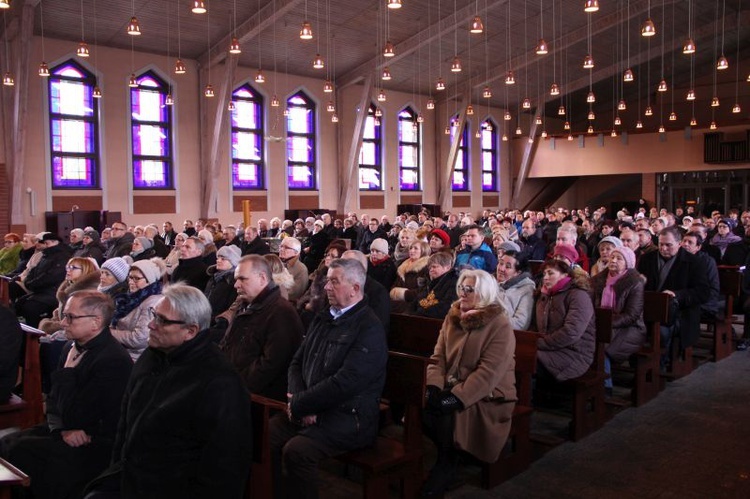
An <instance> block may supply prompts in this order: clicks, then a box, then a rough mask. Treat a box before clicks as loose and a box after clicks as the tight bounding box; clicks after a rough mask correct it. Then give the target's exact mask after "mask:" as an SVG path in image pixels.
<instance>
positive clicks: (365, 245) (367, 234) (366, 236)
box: [356, 218, 388, 255]
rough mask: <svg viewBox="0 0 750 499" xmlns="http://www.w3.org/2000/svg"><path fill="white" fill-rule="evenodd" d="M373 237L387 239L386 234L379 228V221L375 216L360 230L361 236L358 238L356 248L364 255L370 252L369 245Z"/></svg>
mask: <svg viewBox="0 0 750 499" xmlns="http://www.w3.org/2000/svg"><path fill="white" fill-rule="evenodd" d="M375 239H385V240H388V234H387V233H386V232H385V231H383V229H381V228H380V223H379V222H378V219H377V218H371V219H370V221H369V222H368V224H367V228H365V229H364V230H363V232H362V237H361V238H360V240H359V247H357V248H356V249H358V250H359V251H361V252H362V253H364V254H365V255H368V254H370V245H371V244H372V242H373V241H374V240H375Z"/></svg>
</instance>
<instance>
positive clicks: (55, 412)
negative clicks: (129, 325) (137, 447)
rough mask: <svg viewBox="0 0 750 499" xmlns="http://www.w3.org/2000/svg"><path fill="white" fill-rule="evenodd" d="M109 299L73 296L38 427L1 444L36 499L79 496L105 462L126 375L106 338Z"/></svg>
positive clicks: (126, 362) (122, 358)
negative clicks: (26, 477)
mask: <svg viewBox="0 0 750 499" xmlns="http://www.w3.org/2000/svg"><path fill="white" fill-rule="evenodd" d="M113 313H114V305H113V304H112V300H111V299H110V298H109V297H108V296H106V295H105V294H103V293H100V292H98V291H93V290H86V291H77V292H75V293H73V294H71V296H70V298H69V299H68V301H67V302H66V304H65V309H64V312H63V313H62V314H61V318H62V327H63V329H64V331H65V336H66V337H67V338H68V339H69V340H72V341H70V342H69V343H68V344H67V345H65V347H64V349H63V352H62V356H61V360H60V366H59V368H58V370H57V371H55V372H53V373H52V388H51V390H50V393H49V396H48V397H47V419H46V421H45V422H44V423H42V424H40V425H38V426H35V427H33V428H29V429H27V430H24V431H22V432H20V433H15V434H11V435H8V436H6V437H5V438H4V439H3V440H2V441H0V453H2V455H3V457H5V458H7V459H8V460H9V461H10V462H11V463H13V464H14V465H15V466H18V467H19V468H20V469H22V470H24V472H26V473H27V474H28V475H29V476H30V477H31V482H32V485H31V491H32V492H33V494H34V497H80V494H81V492H82V490H83V488H84V486H85V485H86V483H87V482H88V481H89V480H91V479H92V478H94V477H95V476H96V475H97V474H98V473H100V472H101V471H102V470H103V469H104V468H105V467H106V464H107V463H108V462H109V458H110V455H111V452H112V445H113V443H114V438H115V433H116V431H117V421H118V418H119V416H120V402H121V400H122V394H123V392H124V390H125V385H126V384H127V381H128V376H129V375H130V371H131V368H132V362H131V360H130V356H129V355H128V353H127V352H126V351H125V349H124V348H123V347H122V345H120V343H118V342H117V340H115V339H114V338H113V337H112V335H111V334H110V332H109V328H108V325H109V321H110V320H111V318H112V314H113Z"/></svg>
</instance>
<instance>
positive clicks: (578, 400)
mask: <svg viewBox="0 0 750 499" xmlns="http://www.w3.org/2000/svg"><path fill="white" fill-rule="evenodd" d="M595 314H596V347H595V351H594V361H593V362H592V364H591V367H589V369H588V371H586V372H585V373H584V374H583V375H582V376H580V377H578V378H575V379H571V380H568V381H566V382H565V383H566V384H568V385H570V386H572V388H573V420H572V421H571V422H570V437H571V439H572V440H574V441H578V440H580V439H582V438H583V437H585V436H587V435H589V434H591V433H593V432H595V431H596V430H598V429H599V428H601V427H602V426H604V423H605V421H606V406H605V396H606V394H605V391H604V380H605V379H606V378H607V374H606V373H605V372H604V355H605V349H606V347H607V344H609V343H610V342H611V341H612V310H611V309H608V308H596V310H595Z"/></svg>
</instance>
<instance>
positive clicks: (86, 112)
mask: <svg viewBox="0 0 750 499" xmlns="http://www.w3.org/2000/svg"><path fill="white" fill-rule="evenodd" d="M47 84H48V85H49V121H50V158H51V162H52V187H53V188H56V189H60V188H74V189H95V188H98V187H99V107H98V105H97V104H98V103H97V100H96V99H94V96H93V92H94V87H95V86H96V77H95V76H94V75H93V74H92V73H90V72H88V71H86V70H85V69H84V68H83V67H82V66H80V65H79V64H78V63H76V62H75V61H72V60H70V61H67V62H64V63H62V64H60V65H59V66H57V67H55V68H52V70H51V71H50V77H49V81H48V82H47Z"/></svg>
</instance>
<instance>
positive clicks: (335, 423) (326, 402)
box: [289, 300, 388, 451]
mask: <svg viewBox="0 0 750 499" xmlns="http://www.w3.org/2000/svg"><path fill="white" fill-rule="evenodd" d="M387 361H388V346H387V345H386V335H385V332H384V330H383V326H382V324H381V323H380V321H379V320H378V318H377V317H376V316H375V313H374V312H373V311H372V309H371V308H370V307H369V306H368V304H367V302H366V301H365V300H361V301H359V302H358V303H356V304H355V305H354V306H353V307H352V308H350V309H349V310H347V311H346V313H344V314H343V315H341V316H340V317H338V318H337V319H334V318H333V317H332V316H331V314H330V312H329V311H328V310H324V311H322V312H321V313H320V314H318V315H317V316H316V317H315V319H314V320H313V322H312V324H311V325H310V328H309V329H308V331H307V335H306V336H305V339H304V341H303V342H302V345H301V346H300V348H299V349H298V350H297V353H296V354H295V355H294V358H293V359H292V363H291V365H290V366H289V392H290V393H291V394H292V398H291V401H290V410H291V415H292V417H293V418H295V419H300V418H302V417H303V416H308V415H313V414H314V415H316V416H317V422H316V423H315V424H313V425H311V426H307V427H305V428H303V429H302V430H301V431H300V433H301V434H302V435H305V436H307V437H309V438H312V439H313V440H317V441H320V442H323V443H325V444H326V445H328V446H330V447H333V448H335V449H337V450H341V451H346V450H351V449H358V448H361V447H366V446H368V445H371V444H372V443H373V442H374V441H375V438H376V437H377V435H378V420H379V413H380V395H381V393H382V391H383V386H384V385H385V374H386V363H387Z"/></svg>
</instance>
